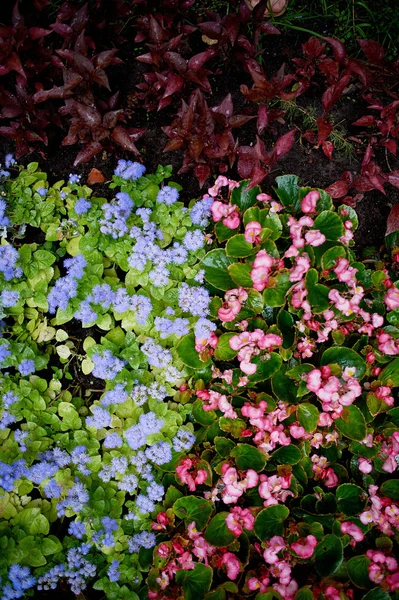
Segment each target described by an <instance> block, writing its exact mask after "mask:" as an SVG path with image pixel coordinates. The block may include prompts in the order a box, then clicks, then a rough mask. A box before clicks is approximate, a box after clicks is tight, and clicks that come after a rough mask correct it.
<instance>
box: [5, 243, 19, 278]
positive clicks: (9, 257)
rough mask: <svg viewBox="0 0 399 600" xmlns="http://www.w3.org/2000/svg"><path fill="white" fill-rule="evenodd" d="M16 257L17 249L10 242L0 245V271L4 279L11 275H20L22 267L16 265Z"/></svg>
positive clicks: (17, 255) (17, 256)
mask: <svg viewBox="0 0 399 600" xmlns="http://www.w3.org/2000/svg"><path fill="white" fill-rule="evenodd" d="M18 258H19V254H18V251H17V250H16V249H15V248H13V247H12V246H10V244H7V245H6V246H0V271H1V272H2V273H3V275H4V279H5V280H6V281H10V279H12V278H13V277H21V275H22V269H21V268H20V267H17V266H16V264H17V260H18Z"/></svg>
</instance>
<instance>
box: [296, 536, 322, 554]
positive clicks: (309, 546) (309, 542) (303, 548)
mask: <svg viewBox="0 0 399 600" xmlns="http://www.w3.org/2000/svg"><path fill="white" fill-rule="evenodd" d="M316 546H317V540H316V538H315V536H314V535H307V536H306V537H305V538H300V539H299V540H298V541H297V542H294V543H293V544H291V548H292V549H293V551H294V552H295V554H297V555H298V556H300V557H301V558H310V557H311V556H313V553H314V549H315V548H316Z"/></svg>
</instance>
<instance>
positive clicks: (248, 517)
mask: <svg viewBox="0 0 399 600" xmlns="http://www.w3.org/2000/svg"><path fill="white" fill-rule="evenodd" d="M254 523H255V517H254V516H253V514H252V513H251V511H250V510H249V509H248V508H240V507H238V506H234V507H233V508H231V509H230V513H229V514H228V515H227V517H226V525H227V527H228V529H230V531H231V532H232V533H234V535H236V536H237V537H238V536H240V535H241V534H242V532H243V529H244V528H245V529H248V530H249V531H251V530H252V529H253V528H254Z"/></svg>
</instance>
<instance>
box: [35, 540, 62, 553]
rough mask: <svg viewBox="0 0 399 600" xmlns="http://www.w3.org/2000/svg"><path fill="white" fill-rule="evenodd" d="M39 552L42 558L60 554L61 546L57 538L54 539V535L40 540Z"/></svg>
mask: <svg viewBox="0 0 399 600" xmlns="http://www.w3.org/2000/svg"><path fill="white" fill-rule="evenodd" d="M40 550H41V551H42V554H44V556H50V555H51V554H57V552H61V550H62V544H61V542H60V541H59V539H58V538H56V537H55V536H54V535H50V536H49V537H46V538H44V539H43V540H42V542H41V545H40Z"/></svg>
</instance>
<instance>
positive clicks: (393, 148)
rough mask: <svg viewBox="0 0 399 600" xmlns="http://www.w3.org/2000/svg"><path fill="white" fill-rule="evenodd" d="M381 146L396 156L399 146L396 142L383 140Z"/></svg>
mask: <svg viewBox="0 0 399 600" xmlns="http://www.w3.org/2000/svg"><path fill="white" fill-rule="evenodd" d="M380 144H381V146H384V147H385V148H388V150H389V152H391V153H392V154H393V155H394V156H396V150H397V144H396V142H395V141H394V140H382V142H380Z"/></svg>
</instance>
